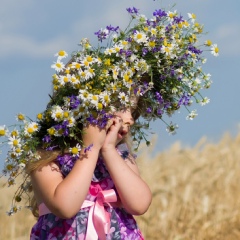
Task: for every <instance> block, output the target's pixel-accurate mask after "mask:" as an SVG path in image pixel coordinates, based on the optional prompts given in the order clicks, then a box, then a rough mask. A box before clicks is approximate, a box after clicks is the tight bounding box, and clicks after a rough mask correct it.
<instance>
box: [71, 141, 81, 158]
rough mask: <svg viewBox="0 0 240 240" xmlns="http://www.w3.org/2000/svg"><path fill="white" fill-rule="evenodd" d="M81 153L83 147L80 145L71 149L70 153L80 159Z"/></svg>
mask: <svg viewBox="0 0 240 240" xmlns="http://www.w3.org/2000/svg"><path fill="white" fill-rule="evenodd" d="M80 151H81V146H80V145H79V143H77V145H76V146H75V147H72V148H69V152H70V153H71V154H72V155H73V157H79V153H80Z"/></svg>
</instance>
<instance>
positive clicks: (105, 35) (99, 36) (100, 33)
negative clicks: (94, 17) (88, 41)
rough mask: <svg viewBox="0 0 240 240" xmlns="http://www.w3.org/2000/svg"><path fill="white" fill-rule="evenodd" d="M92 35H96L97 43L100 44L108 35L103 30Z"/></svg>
mask: <svg viewBox="0 0 240 240" xmlns="http://www.w3.org/2000/svg"><path fill="white" fill-rule="evenodd" d="M94 34H95V35H97V37H98V41H100V42H102V41H103V40H105V39H106V38H107V37H108V33H107V32H106V31H104V30H99V31H97V32H95V33H94Z"/></svg>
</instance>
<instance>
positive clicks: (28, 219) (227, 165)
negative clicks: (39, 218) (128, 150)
mask: <svg viewBox="0 0 240 240" xmlns="http://www.w3.org/2000/svg"><path fill="white" fill-rule="evenodd" d="M153 142H154V140H153ZM239 146H240V134H238V135H237V136H236V137H232V136H230V135H229V134H225V135H224V136H223V137H222V138H221V139H220V141H219V142H218V143H211V142H209V141H208V139H206V138H202V139H201V140H199V142H198V143H197V144H196V145H195V146H194V147H192V148H183V147H182V146H181V144H180V143H178V142H176V143H175V144H173V145H172V146H171V147H170V148H169V149H168V150H166V151H164V152H161V153H158V154H157V155H155V156H154V157H153V158H150V157H149V155H148V153H147V151H141V154H140V155H138V156H139V157H138V164H139V168H140V170H141V174H142V177H143V178H144V179H145V180H146V182H147V183H148V184H149V186H150V187H151V190H152V194H153V201H152V204H151V206H150V208H149V210H148V212H147V213H145V214H144V215H143V216H139V217H136V220H137V222H138V224H139V227H140V228H141V230H142V232H143V234H144V236H145V239H146V240H162V239H163V240H213V239H214V240H235V239H236V240H238V239H240V210H239V209H240V147H239ZM148 152H149V149H148ZM0 186H1V195H0V199H1V201H0V239H1V240H11V239H12V240H25V239H29V232H30V229H31V227H32V225H33V224H34V223H35V219H34V217H33V216H32V215H31V213H30V212H29V210H22V211H21V212H20V213H18V214H17V215H15V216H11V217H8V216H6V214H5V212H6V210H8V208H9V206H8V204H9V201H10V198H11V196H12V190H11V191H10V189H8V188H3V187H2V184H1V185H0Z"/></svg>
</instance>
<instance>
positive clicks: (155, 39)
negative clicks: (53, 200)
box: [0, 7, 219, 209]
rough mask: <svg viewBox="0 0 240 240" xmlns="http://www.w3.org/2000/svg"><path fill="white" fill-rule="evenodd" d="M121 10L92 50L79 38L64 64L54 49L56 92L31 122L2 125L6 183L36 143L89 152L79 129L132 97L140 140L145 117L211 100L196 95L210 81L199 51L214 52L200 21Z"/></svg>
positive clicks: (171, 128)
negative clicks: (123, 15)
mask: <svg viewBox="0 0 240 240" xmlns="http://www.w3.org/2000/svg"><path fill="white" fill-rule="evenodd" d="M127 11H128V13H129V14H130V17H131V20H130V23H129V25H128V27H127V28H126V29H125V30H121V29H120V28H119V27H113V26H111V25H109V26H107V27H106V28H105V29H101V30H99V31H97V32H96V33H95V35H96V36H97V38H98V41H99V46H98V47H97V48H94V47H92V45H91V44H90V41H89V40H88V39H86V38H85V39H82V40H81V42H80V44H79V45H80V46H81V49H80V50H78V51H76V52H74V53H72V55H71V58H70V61H69V62H68V63H66V64H65V63H64V62H63V59H64V58H67V57H68V54H67V53H66V52H65V51H63V50H61V51H59V52H58V53H57V54H56V56H57V60H56V62H54V64H53V65H52V66H51V67H52V68H53V69H55V71H56V73H55V74H54V75H53V81H52V83H53V89H54V91H53V94H52V96H51V99H50V102H49V104H48V106H47V109H46V110H45V111H44V112H43V113H39V114H38V115H37V121H36V122H33V121H31V120H26V118H25V116H24V115H23V114H19V115H18V117H17V119H18V120H19V121H22V122H23V126H21V127H20V129H13V130H12V131H10V130H9V129H7V127H6V126H0V136H3V137H4V136H6V137H7V138H8V140H7V142H8V144H9V146H10V151H9V152H8V156H7V159H6V166H5V168H4V174H5V175H7V174H8V175H9V181H8V182H9V185H13V184H14V179H15V177H16V176H17V175H18V174H19V173H20V172H21V171H22V169H24V167H25V164H26V163H27V162H28V161H34V160H38V159H39V156H38V155H37V154H36V148H37V147H39V146H41V147H43V148H45V149H47V150H53V149H54V148H58V149H59V148H60V149H63V150H64V151H66V149H68V152H69V154H70V156H72V157H73V158H78V157H79V154H80V150H81V148H82V147H85V151H88V150H90V149H91V146H82V142H81V137H80V136H81V129H82V127H83V126H84V125H85V124H96V125H98V126H99V127H100V128H102V127H104V126H106V124H107V122H108V120H109V118H111V117H112V112H114V111H115V110H118V109H123V108H126V107H131V106H132V105H134V104H135V103H134V102H133V101H132V99H133V98H135V99H138V104H137V107H136V109H135V110H134V112H133V115H134V116H135V117H136V119H137V121H136V123H135V125H134V126H133V128H132V135H133V139H134V140H135V141H137V143H138V144H139V142H140V141H141V140H142V139H145V140H146V142H147V143H148V141H147V139H146V137H145V133H144V132H143V130H142V129H143V128H144V127H145V128H148V126H149V122H150V121H152V120H156V119H161V120H163V121H164V122H165V120H164V119H163V117H164V116H165V115H168V116H171V115H172V114H173V113H174V112H175V111H177V110H178V109H179V108H180V107H182V106H184V107H185V108H186V109H187V111H188V116H187V117H186V118H187V119H190V120H192V119H194V118H195V117H196V116H197V112H196V110H193V111H190V110H188V107H189V106H190V105H191V104H192V102H193V100H195V102H196V103H199V104H200V105H205V104H206V103H208V102H209V99H208V98H206V97H203V96H202V95H201V93H200V91H201V90H202V89H204V88H205V89H207V88H209V87H210V85H211V83H212V81H211V79H210V77H211V75H210V74H206V73H204V72H203V70H202V65H203V64H204V63H205V62H206V59H205V58H204V57H203V56H202V54H203V52H204V51H205V50H206V51H208V49H209V51H210V52H211V53H212V54H213V55H214V56H218V52H219V50H218V47H217V45H216V44H212V42H211V41H210V40H206V41H205V42H202V43H200V42H199V36H201V35H202V33H203V25H201V24H200V23H198V22H197V21H196V16H195V15H194V14H192V13H189V14H188V18H187V19H184V18H183V17H182V16H181V15H179V14H178V12H177V11H165V10H162V9H159V10H155V11H154V12H153V16H152V17H151V18H147V17H146V16H144V15H142V14H140V13H139V10H138V9H136V8H134V7H133V8H128V9H127ZM105 40H107V44H106V45H104V44H103V42H104V41H105ZM138 117H140V118H138ZM165 123H166V122H165ZM166 124H167V131H168V132H169V133H171V134H173V133H175V131H176V129H177V127H178V126H177V125H176V124H173V123H166ZM70 143H74V144H73V145H71V144H70ZM60 160H62V161H63V160H64V161H65V160H66V159H65V158H61V157H60ZM27 184H28V183H27V182H26V185H27ZM24 189H26V186H24V185H23V186H22V187H21V189H20V191H19V192H18V193H17V196H16V198H18V199H21V194H22V192H23V191H24ZM15 200H16V199H15ZM14 207H15V206H14ZM14 209H16V207H15V208H14Z"/></svg>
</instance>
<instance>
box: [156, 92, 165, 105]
mask: <svg viewBox="0 0 240 240" xmlns="http://www.w3.org/2000/svg"><path fill="white" fill-rule="evenodd" d="M155 96H156V99H157V101H158V102H159V103H160V104H162V103H163V102H164V99H163V97H162V95H161V94H160V93H159V92H156V93H155Z"/></svg>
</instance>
